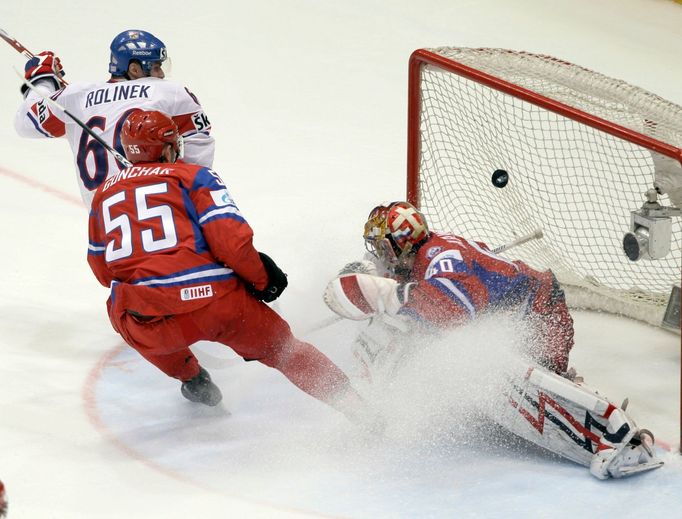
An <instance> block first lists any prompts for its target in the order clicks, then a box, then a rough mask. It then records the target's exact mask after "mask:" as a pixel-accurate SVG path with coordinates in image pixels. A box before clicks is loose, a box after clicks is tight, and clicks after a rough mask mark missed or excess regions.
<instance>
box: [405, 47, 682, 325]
mask: <svg viewBox="0 0 682 519" xmlns="http://www.w3.org/2000/svg"><path fill="white" fill-rule="evenodd" d="M430 50H431V52H434V53H436V54H438V55H440V56H444V57H447V58H449V59H451V60H453V61H456V62H459V63H462V64H465V65H467V66H469V67H472V68H475V69H477V70H480V71H483V72H485V73H487V74H490V75H492V76H495V77H498V78H501V79H504V80H506V81H508V82H510V83H513V84H515V85H519V86H522V87H524V88H526V89H528V90H532V91H533V92H536V93H538V94H541V95H542V96H545V97H548V98H550V99H553V100H556V101H560V102H562V103H564V104H566V105H568V106H570V107H574V108H577V109H579V110H582V111H584V112H587V113H589V114H592V115H596V116H598V117H600V118H603V119H605V120H607V121H610V122H613V123H616V124H618V125H620V126H623V127H626V128H629V129H631V130H634V131H636V132H638V133H641V134H644V135H647V136H650V137H653V138H655V139H657V140H660V141H662V142H665V143H668V144H671V145H673V146H676V147H678V148H679V147H682V107H680V106H677V105H675V104H672V103H670V102H668V101H666V100H664V99H662V98H660V97H658V96H656V95H654V94H651V93H649V92H646V91H644V90H642V89H640V88H638V87H635V86H632V85H629V84H627V83H625V82H623V81H619V80H615V79H611V78H608V77H606V76H603V75H601V74H598V73H595V72H593V71H590V70H587V69H584V68H582V67H578V66H576V65H573V64H570V63H566V62H563V61H560V60H557V59H555V58H551V57H547V56H538V55H533V54H529V53H521V52H513V51H508V50H502V49H463V48H438V49H430ZM419 91H420V96H421V100H420V102H421V113H420V118H419V135H420V137H419V139H420V157H419V172H418V182H419V184H418V185H419V201H418V203H419V205H420V208H421V209H422V210H423V211H424V213H425V214H426V215H427V217H428V219H429V223H430V227H431V228H432V229H438V230H447V231H452V232H455V233H458V234H462V235H465V236H467V237H470V238H474V239H479V240H482V241H485V242H487V243H488V244H489V245H491V246H493V247H494V246H497V245H500V244H501V243H504V242H507V241H511V239H512V238H514V237H516V236H520V235H524V234H528V233H530V232H532V231H533V230H534V229H535V228H538V227H541V228H542V229H543V231H544V234H545V238H544V239H542V240H536V241H532V242H529V243H527V244H526V245H523V246H520V247H518V248H515V249H513V252H512V251H510V252H509V255H510V256H513V257H515V258H520V259H523V260H524V261H527V262H528V263H529V264H531V265H533V266H535V267H537V268H551V269H552V270H553V271H554V272H555V273H556V274H557V277H558V278H559V279H560V281H561V282H562V283H563V284H564V285H565V286H567V287H569V286H570V287H574V288H575V290H570V289H569V290H567V292H568V293H569V302H570V303H571V304H572V305H573V306H584V307H591V308H599V309H603V310H607V311H612V312H618V313H624V314H627V315H630V316H632V317H636V318H639V319H644V320H647V321H649V322H651V323H655V324H660V322H661V319H662V316H663V313H664V310H665V305H666V303H667V301H668V296H669V294H670V290H671V288H672V286H673V285H679V280H680V256H681V251H680V239H681V238H682V228H681V222H680V218H675V219H674V220H673V240H672V250H671V253H670V254H668V255H667V256H666V257H665V258H664V259H662V260H656V261H647V260H640V261H637V262H631V261H630V260H628V259H627V257H626V256H625V254H624V253H623V251H622V239H623V235H624V233H625V232H627V231H628V230H629V227H630V211H632V210H637V209H639V208H640V207H641V205H642V203H643V202H644V201H645V198H644V193H645V192H646V190H647V189H649V188H651V187H652V186H653V184H654V160H653V155H652V154H653V152H652V151H651V150H650V149H648V148H645V147H641V146H639V145H635V144H632V143H630V142H628V141H626V140H623V139H620V138H618V137H614V136H612V135H610V134H608V133H606V132H604V131H601V130H598V129H594V128H592V127H590V126H587V125H586V124H584V123H582V122H579V121H576V120H573V119H571V118H568V117H566V116H562V115H558V114H556V113H554V112H551V111H549V110H547V109H545V108H542V107H540V106H537V105H535V104H533V103H531V102H528V101H524V100H521V99H519V98H517V97H513V96H511V95H509V94H506V93H504V92H502V91H499V90H496V89H493V88H491V87H488V86H485V85H482V84H480V83H478V82H475V81H472V80H470V79H467V78H465V77H463V76H461V75H458V74H456V73H452V72H449V71H445V70H443V69H441V68H439V67H437V66H434V65H424V66H422V67H421V79H420V87H419ZM497 169H503V170H506V171H507V172H508V174H509V183H508V184H507V185H506V187H504V188H497V187H494V186H493V184H492V182H491V177H492V174H493V172H494V171H495V170H497ZM679 181H680V183H682V178H681V179H680V180H679ZM660 202H661V203H662V204H664V205H667V204H668V203H669V202H668V200H667V197H666V196H663V197H661V199H660ZM570 287H569V288H570Z"/></svg>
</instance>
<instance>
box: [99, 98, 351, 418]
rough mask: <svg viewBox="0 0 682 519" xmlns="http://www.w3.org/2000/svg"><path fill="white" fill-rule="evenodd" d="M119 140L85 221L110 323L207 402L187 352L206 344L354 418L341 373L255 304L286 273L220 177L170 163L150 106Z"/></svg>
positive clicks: (171, 138) (172, 135)
mask: <svg viewBox="0 0 682 519" xmlns="http://www.w3.org/2000/svg"><path fill="white" fill-rule="evenodd" d="M121 142H122V144H123V148H124V151H125V153H126V156H127V158H128V159H129V160H130V161H131V162H132V163H133V164H134V166H133V167H130V168H128V169H125V170H123V171H121V172H120V173H118V174H116V175H114V176H111V177H110V178H109V179H108V180H107V181H106V182H104V183H103V184H102V185H101V186H100V188H99V189H98V190H97V192H96V194H95V196H94V199H93V204H92V209H91V213H90V222H89V240H90V241H89V249H88V263H89V264H90V266H91V268H92V270H93V272H94V274H95V276H96V277H97V279H98V280H99V281H100V282H101V283H102V284H103V285H105V286H107V287H109V286H111V297H110V298H109V300H108V312H109V316H110V319H111V323H112V325H113V327H114V329H115V330H116V331H117V332H118V333H120V334H121V336H122V337H123V338H124V339H125V341H126V342H127V343H128V344H129V345H130V346H132V347H133V348H134V349H136V350H137V351H138V352H139V353H140V354H141V355H142V356H143V357H144V358H146V359H147V360H148V361H149V362H151V363H152V364H154V365H155V366H156V367H157V368H159V369H160V370H161V371H163V372H164V373H165V374H167V375H168V376H170V377H174V378H176V379H178V380H180V381H182V385H181V389H182V394H183V395H184V396H185V397H186V398H188V399H189V400H191V401H194V402H201V403H203V404H206V405H209V406H213V405H216V404H218V403H219V402H220V400H221V397H222V395H221V393H220V390H219V389H218V387H217V386H216V385H215V384H214V383H213V382H212V381H211V379H210V376H209V374H208V373H207V372H206V371H205V370H204V369H203V368H202V367H201V366H200V365H199V363H198V361H197V359H196V357H195V356H194V355H193V354H192V352H191V351H190V346H191V345H192V344H193V343H195V342H197V341H199V340H209V341H216V342H220V343H222V344H225V345H227V346H229V347H230V348H232V349H233V350H234V351H235V352H237V353H238V354H239V355H240V356H241V357H243V358H244V359H246V360H257V361H259V362H262V363H263V364H265V365H267V366H270V367H273V368H276V369H278V370H279V371H281V372H282V373H283V374H284V375H285V376H286V377H287V378H288V379H289V380H290V381H291V382H293V383H294V384H295V385H296V386H298V387H299V388H300V389H302V390H303V391H305V392H307V393H309V394H310V395H312V396H314V397H316V398H318V399H320V400H322V401H324V402H326V403H328V404H330V405H331V406H333V407H335V408H336V409H338V410H340V411H342V412H344V413H346V414H347V415H348V416H349V417H351V418H357V417H358V416H359V415H358V413H360V412H361V409H360V408H361V407H362V406H361V400H360V398H359V396H358V395H357V393H356V392H355V391H354V390H353V389H352V388H351V386H350V384H349V381H348V379H347V377H346V375H345V374H344V373H343V372H342V371H341V370H340V369H339V368H338V367H337V366H336V365H335V364H334V363H333V362H331V361H330V360H329V359H328V358H327V357H326V356H325V355H324V354H322V353H321V352H320V351H318V350H317V349H316V348H315V347H313V346H312V345H310V344H308V343H306V342H303V341H300V340H298V339H297V338H295V337H294V336H293V335H292V333H291V330H290V328H289V325H288V324H287V323H286V321H284V320H283V319H282V318H281V317H280V316H279V315H278V314H277V313H276V312H275V311H273V310H272V309H271V308H270V307H268V306H267V305H266V304H264V301H265V302H270V301H272V300H274V299H275V298H277V297H278V296H279V295H280V294H281V292H282V290H284V288H286V286H287V278H286V275H285V274H283V273H282V271H281V270H280V269H279V268H278V267H277V265H276V264H275V262H274V261H272V260H271V259H270V258H269V257H268V256H267V255H265V254H262V253H259V252H258V251H256V249H255V248H254V246H253V244H252V237H253V231H252V229H251V227H250V226H249V225H248V223H247V222H246V220H245V219H244V216H243V215H242V214H241V212H240V211H239V209H238V208H237V206H236V205H235V202H234V201H233V199H232V197H231V196H230V193H229V192H228V190H227V188H226V186H225V184H224V183H223V181H222V180H221V179H220V177H219V176H218V174H217V173H216V172H214V171H213V170H211V169H209V168H205V167H201V166H196V165H190V164H186V163H184V162H183V161H182V160H178V156H179V154H180V152H181V149H182V145H181V143H182V139H181V137H180V136H179V135H178V130H177V127H176V125H175V123H174V122H173V121H172V120H171V119H170V118H169V117H168V116H166V115H165V114H162V113H160V112H157V111H137V112H134V113H133V114H131V115H130V116H129V117H128V119H127V120H126V121H125V123H124V124H123V128H122V132H121Z"/></svg>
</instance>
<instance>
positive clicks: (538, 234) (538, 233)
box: [303, 228, 544, 335]
mask: <svg viewBox="0 0 682 519" xmlns="http://www.w3.org/2000/svg"><path fill="white" fill-rule="evenodd" d="M543 236H544V233H543V232H542V229H540V228H537V229H535V230H534V231H533V232H531V233H529V234H524V235H523V236H520V237H518V238H516V239H515V240H513V241H510V242H509V243H505V244H504V245H500V246H499V247H495V248H494V249H492V251H491V252H492V253H494V254H499V253H501V252H505V251H508V250H509V249H513V248H514V247H518V246H519V245H522V244H524V243H527V242H529V241H531V240H538V239H540V238H542V237H543ZM341 319H343V317H341V316H340V315H332V316H330V317H326V318H325V319H322V320H321V321H319V322H317V323H316V324H315V325H313V326H311V327H310V328H308V329H307V330H306V331H305V332H304V333H303V335H306V334H309V333H313V332H319V331H320V330H324V329H325V328H327V327H329V326H331V325H333V324H335V323H337V322H339V321H340V320H341Z"/></svg>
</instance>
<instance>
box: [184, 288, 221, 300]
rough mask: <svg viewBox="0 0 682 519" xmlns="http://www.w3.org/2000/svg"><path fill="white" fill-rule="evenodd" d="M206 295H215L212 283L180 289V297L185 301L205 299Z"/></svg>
mask: <svg viewBox="0 0 682 519" xmlns="http://www.w3.org/2000/svg"><path fill="white" fill-rule="evenodd" d="M205 297H213V288H211V285H202V286H200V287H190V288H183V289H182V290H180V299H182V300H183V301H191V300H192V299H203V298H205Z"/></svg>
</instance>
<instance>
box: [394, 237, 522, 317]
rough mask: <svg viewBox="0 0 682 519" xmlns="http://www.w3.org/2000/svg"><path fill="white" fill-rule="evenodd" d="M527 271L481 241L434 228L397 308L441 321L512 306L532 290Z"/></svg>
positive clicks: (403, 311) (473, 315)
mask: <svg viewBox="0 0 682 519" xmlns="http://www.w3.org/2000/svg"><path fill="white" fill-rule="evenodd" d="M531 272H532V271H531V269H529V268H528V267H527V266H526V265H523V264H521V263H520V262H512V261H509V260H507V259H505V258H502V257H500V256H497V255H495V254H493V253H492V252H491V251H490V249H489V248H488V247H487V245H485V244H483V243H480V242H473V241H469V240H467V239H466V238H462V237H461V236H455V235H453V234H445V233H436V232H432V233H431V236H430V237H429V239H428V240H427V241H426V243H425V244H424V245H422V246H421V247H420V249H419V251H418V252H417V255H416V258H415V262H414V267H413V269H412V274H411V278H410V281H415V282H416V285H415V286H414V287H413V288H412V289H411V291H410V296H409V299H408V302H407V304H406V305H405V306H404V307H403V308H402V310H401V313H407V314H410V315H412V316H413V317H416V318H418V319H424V320H426V321H428V322H432V323H434V324H438V325H440V326H443V325H449V324H456V323H459V322H463V321H465V320H468V319H471V318H474V317H476V315H477V314H479V313H482V312H484V311H486V310H492V309H500V308H510V307H512V306H516V305H519V304H521V303H525V302H527V301H529V299H530V297H531V296H533V295H534V293H535V283H534V282H533V277H532V276H531V275H529V274H531Z"/></svg>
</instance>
